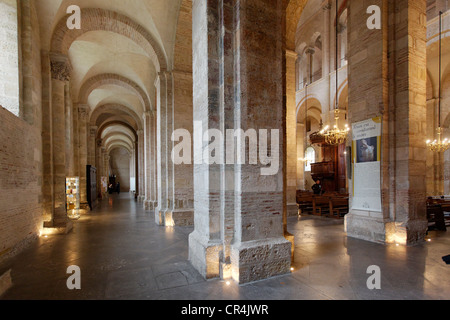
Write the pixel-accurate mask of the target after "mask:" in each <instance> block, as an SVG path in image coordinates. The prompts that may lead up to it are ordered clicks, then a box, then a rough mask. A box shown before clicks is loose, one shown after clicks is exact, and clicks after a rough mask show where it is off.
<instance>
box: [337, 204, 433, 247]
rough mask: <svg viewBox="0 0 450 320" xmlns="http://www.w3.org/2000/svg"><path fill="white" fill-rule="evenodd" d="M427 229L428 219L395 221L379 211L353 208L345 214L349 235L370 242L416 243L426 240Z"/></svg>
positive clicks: (409, 244)
mask: <svg viewBox="0 0 450 320" xmlns="http://www.w3.org/2000/svg"><path fill="white" fill-rule="evenodd" d="M427 230H428V222H427V221H420V220H416V221H409V222H406V223H403V222H393V221H391V220H390V219H384V218H383V216H382V213H379V212H370V211H361V210H353V211H351V212H350V213H349V214H347V215H346V216H345V231H346V233H347V236H348V237H350V238H356V239H360V240H365V241H369V242H375V243H381V244H400V245H407V246H411V245H416V244H419V243H422V242H423V241H424V239H425V236H426V233H427Z"/></svg>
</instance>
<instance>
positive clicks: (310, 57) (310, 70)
mask: <svg viewBox="0 0 450 320" xmlns="http://www.w3.org/2000/svg"><path fill="white" fill-rule="evenodd" d="M305 52H306V60H307V62H308V68H307V69H308V80H307V81H308V84H311V83H313V81H314V78H313V76H314V67H313V61H314V54H315V53H316V50H314V48H311V47H309V48H307V49H306V51H305Z"/></svg>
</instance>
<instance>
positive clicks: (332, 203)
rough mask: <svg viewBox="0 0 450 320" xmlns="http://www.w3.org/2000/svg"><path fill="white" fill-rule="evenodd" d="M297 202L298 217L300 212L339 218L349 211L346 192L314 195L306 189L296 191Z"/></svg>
mask: <svg viewBox="0 0 450 320" xmlns="http://www.w3.org/2000/svg"><path fill="white" fill-rule="evenodd" d="M297 204H298V207H299V215H298V218H299V219H300V217H301V215H302V214H312V215H315V216H327V217H332V218H336V219H340V218H342V217H343V216H345V215H346V214H347V213H348V212H349V196H348V194H340V193H337V192H330V193H325V194H324V195H315V194H313V193H312V192H308V191H297Z"/></svg>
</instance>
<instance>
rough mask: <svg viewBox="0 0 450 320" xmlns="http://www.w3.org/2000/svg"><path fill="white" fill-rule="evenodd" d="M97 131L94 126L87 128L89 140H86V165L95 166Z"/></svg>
mask: <svg viewBox="0 0 450 320" xmlns="http://www.w3.org/2000/svg"><path fill="white" fill-rule="evenodd" d="M97 130H98V127H96V126H89V138H88V165H90V166H93V167H95V166H96V157H95V152H96V149H97Z"/></svg>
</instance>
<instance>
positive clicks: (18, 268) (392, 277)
mask: <svg viewBox="0 0 450 320" xmlns="http://www.w3.org/2000/svg"><path fill="white" fill-rule="evenodd" d="M288 229H289V232H290V233H292V234H293V235H294V236H295V262H294V263H293V268H294V269H293V272H292V273H291V274H289V275H285V276H280V277H276V278H273V279H269V280H265V281H259V282H255V283H250V284H246V285H241V286H239V285H237V284H235V283H231V284H229V285H228V284H227V283H226V282H224V281H221V280H210V281H205V280H204V279H203V278H202V277H201V276H200V275H199V274H198V272H197V271H196V270H195V269H194V268H193V267H192V266H191V265H190V263H189V262H188V237H189V234H190V233H191V232H192V231H193V228H191V227H172V228H165V227H161V226H157V225H156V224H155V223H154V214H153V213H152V212H145V211H144V210H143V209H142V208H141V204H140V203H137V202H135V201H134V199H131V197H129V196H128V195H127V194H122V195H120V196H118V195H114V196H112V197H111V198H109V199H107V200H104V201H103V202H102V203H101V205H100V206H99V207H98V208H97V209H95V210H94V211H93V212H91V213H90V214H89V215H86V216H83V217H82V218H81V219H80V220H78V221H76V222H74V229H73V231H72V233H70V234H68V235H64V236H60V235H54V236H49V237H48V238H43V237H42V238H40V239H39V240H38V241H37V242H36V243H34V244H32V245H31V246H30V247H29V248H28V249H27V250H25V251H24V252H23V253H21V254H20V255H19V256H17V257H16V258H14V259H13V260H11V261H9V262H8V263H6V264H5V265H3V266H0V273H1V271H2V270H5V271H6V270H11V278H12V282H13V287H12V288H10V289H9V290H8V291H7V292H6V294H5V295H4V296H3V297H2V299H3V300H24V299H26V300H91V299H94V300H199V301H200V300H266V301H267V300H386V299H389V300H391V299H394V300H446V299H448V297H449V296H450V273H449V266H448V265H446V264H445V263H444V261H443V260H442V257H444V256H447V255H448V254H450V236H449V234H448V233H447V232H431V233H430V234H429V235H428V237H427V240H429V242H425V243H423V244H421V245H418V246H415V247H402V246H395V245H392V246H391V245H389V246H385V245H380V244H375V243H370V242H365V241H361V240H357V239H352V238H348V237H347V236H346V234H345V232H344V225H343V221H342V220H334V219H327V218H318V217H312V216H305V217H302V218H301V219H300V220H297V218H290V219H289V222H288ZM71 265H77V266H79V267H80V270H81V284H82V288H81V290H68V289H67V286H66V281H67V279H68V277H69V276H70V275H69V274H67V268H68V267H69V266H71ZM372 265H375V266H378V267H379V268H380V271H381V290H369V289H368V287H367V280H368V279H369V277H370V276H371V274H368V273H367V270H368V267H369V266H372Z"/></svg>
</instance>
